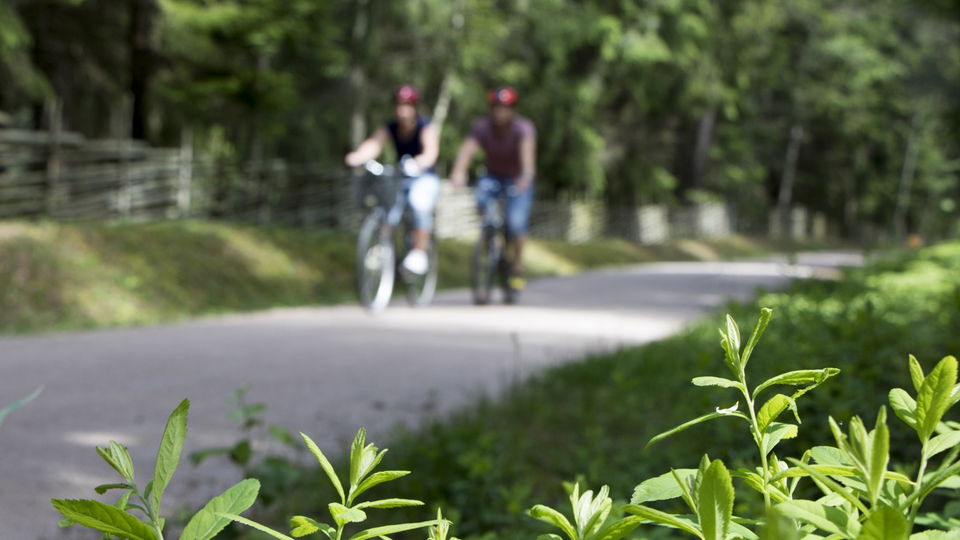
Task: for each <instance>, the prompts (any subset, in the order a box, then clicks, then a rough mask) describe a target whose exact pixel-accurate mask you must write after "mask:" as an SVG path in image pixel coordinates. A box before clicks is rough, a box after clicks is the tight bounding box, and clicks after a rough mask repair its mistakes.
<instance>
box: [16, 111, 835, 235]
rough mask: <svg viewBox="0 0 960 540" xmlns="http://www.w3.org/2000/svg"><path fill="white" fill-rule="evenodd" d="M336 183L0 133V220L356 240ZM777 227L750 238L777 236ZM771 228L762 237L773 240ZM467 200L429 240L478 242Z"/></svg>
mask: <svg viewBox="0 0 960 540" xmlns="http://www.w3.org/2000/svg"><path fill="white" fill-rule="evenodd" d="M358 198H359V197H358V195H357V193H356V192H355V189H354V185H353V183H352V182H351V181H350V177H349V175H348V174H347V173H346V172H337V173H331V172H330V170H329V169H324V168H321V167H319V166H317V165H314V164H293V163H288V162H285V161H283V160H265V161H263V162H260V163H258V164H247V166H246V167H238V166H236V164H230V163H217V162H214V161H213V160H211V159H209V158H208V157H206V156H200V155H196V154H195V153H194V152H193V149H192V148H190V146H189V145H185V146H184V147H182V148H179V149H177V148H174V149H171V148H152V147H149V146H147V145H145V144H143V143H140V142H137V141H130V140H87V139H85V138H83V137H82V136H80V135H77V134H74V133H60V134H51V133H48V132H35V131H22V130H0V218H24V217H48V218H53V219H59V220H80V219H128V220H135V221H147V220H160V219H182V218H190V217H200V218H213V219H217V218H220V219H230V220H234V221H242V222H253V223H264V224H266V223H270V224H279V225H286V226H295V227H305V228H342V229H350V230H355V229H356V228H357V226H358V225H359V221H360V218H361V214H362V209H361V208H360V205H359V204H358ZM736 217H737V216H736V215H735V212H733V211H732V210H731V209H730V208H729V207H728V206H727V205H725V204H722V203H714V204H701V205H696V206H690V207H683V208H666V207H663V206H641V207H636V208H634V207H622V208H610V207H608V206H604V205H601V204H597V203H591V202H584V201H569V202H561V201H552V200H538V201H537V202H536V203H535V204H534V207H533V212H532V215H531V223H530V232H531V234H532V235H534V236H538V237H543V238H555V239H564V240H570V241H585V240H590V239H592V238H597V237H601V236H613V237H620V238H626V239H629V240H632V241H636V242H641V243H659V242H663V241H666V240H671V239H678V238H701V237H722V236H726V235H729V234H731V233H734V232H743V231H745V230H747V229H746V227H745V224H744V223H743V222H742V220H738V219H736ZM790 217H791V219H790V220H789V222H790V225H789V231H788V232H789V234H790V236H792V237H804V236H816V237H822V236H824V235H826V233H827V231H826V220H825V219H824V218H823V217H822V216H810V215H809V214H808V213H807V212H806V211H805V210H804V209H800V208H798V209H794V210H793V211H792V213H791V216H790ZM781 223H782V221H781V220H779V219H777V218H776V217H775V216H774V217H771V218H770V219H769V220H768V221H766V222H765V223H762V224H760V225H759V226H758V225H756V224H755V225H754V226H753V227H752V229H760V230H750V232H761V230H763V231H767V232H769V231H771V230H772V231H773V232H774V233H776V232H778V230H779V228H780V227H781ZM771 228H772V229H771ZM478 230H479V223H478V220H477V217H476V214H475V211H474V203H473V197H472V195H471V194H470V193H469V192H468V191H456V190H454V189H452V188H451V187H450V185H449V184H447V183H444V186H443V190H442V193H441V201H440V203H439V205H438V209H437V233H438V235H440V236H441V237H447V238H469V237H473V236H475V235H476V233H477V231H478Z"/></svg>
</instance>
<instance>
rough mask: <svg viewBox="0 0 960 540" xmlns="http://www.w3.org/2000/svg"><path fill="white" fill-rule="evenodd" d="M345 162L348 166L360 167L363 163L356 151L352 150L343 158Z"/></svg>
mask: <svg viewBox="0 0 960 540" xmlns="http://www.w3.org/2000/svg"><path fill="white" fill-rule="evenodd" d="M343 163H344V164H346V166H347V167H359V166H360V165H363V164H362V163H360V161H359V160H358V159H357V153H356V152H350V153H349V154H347V156H346V157H345V158H343Z"/></svg>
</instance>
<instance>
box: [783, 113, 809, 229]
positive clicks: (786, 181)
mask: <svg viewBox="0 0 960 540" xmlns="http://www.w3.org/2000/svg"><path fill="white" fill-rule="evenodd" d="M802 142H803V127H802V126H800V125H798V124H794V125H793V127H791V128H790V140H789V142H788V143H787V155H786V157H785V158H784V163H783V175H782V176H781V177H780V191H779V193H778V194H777V214H778V216H779V217H780V234H781V235H782V236H785V237H789V236H790V235H791V231H790V207H791V206H792V205H793V184H794V180H795V178H796V176H797V160H798V158H799V157H800V144H801V143H802Z"/></svg>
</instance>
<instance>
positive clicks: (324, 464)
mask: <svg viewBox="0 0 960 540" xmlns="http://www.w3.org/2000/svg"><path fill="white" fill-rule="evenodd" d="M300 436H301V437H303V440H304V442H305V443H306V444H307V448H308V449H309V450H310V452H311V453H312V454H313V456H314V457H315V458H317V461H318V462H319V463H320V468H322V469H323V472H325V473H327V478H329V479H330V483H331V484H333V487H334V488H335V489H336V490H337V494H339V495H340V500H341V501H346V500H347V496H346V495H345V494H344V493H343V485H342V484H341V483H340V479H339V478H338V477H337V473H336V472H334V470H333V465H331V464H330V460H328V459H327V456H325V455H323V452H321V451H320V448H319V447H318V446H317V443H315V442H313V439H311V438H310V437H308V436H307V435H306V434H305V433H300Z"/></svg>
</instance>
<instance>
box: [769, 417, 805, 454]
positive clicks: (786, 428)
mask: <svg viewBox="0 0 960 540" xmlns="http://www.w3.org/2000/svg"><path fill="white" fill-rule="evenodd" d="M799 432H800V429H799V428H798V427H797V426H795V425H793V424H784V423H781V422H771V423H770V425H768V426H767V428H766V429H765V430H764V432H763V440H762V441H761V443H762V446H763V452H764V453H765V454H768V453H770V452H772V451H773V449H774V448H776V446H777V444H779V443H780V441H782V440H784V439H792V438H794V437H796V436H797V434H798V433H799Z"/></svg>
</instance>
